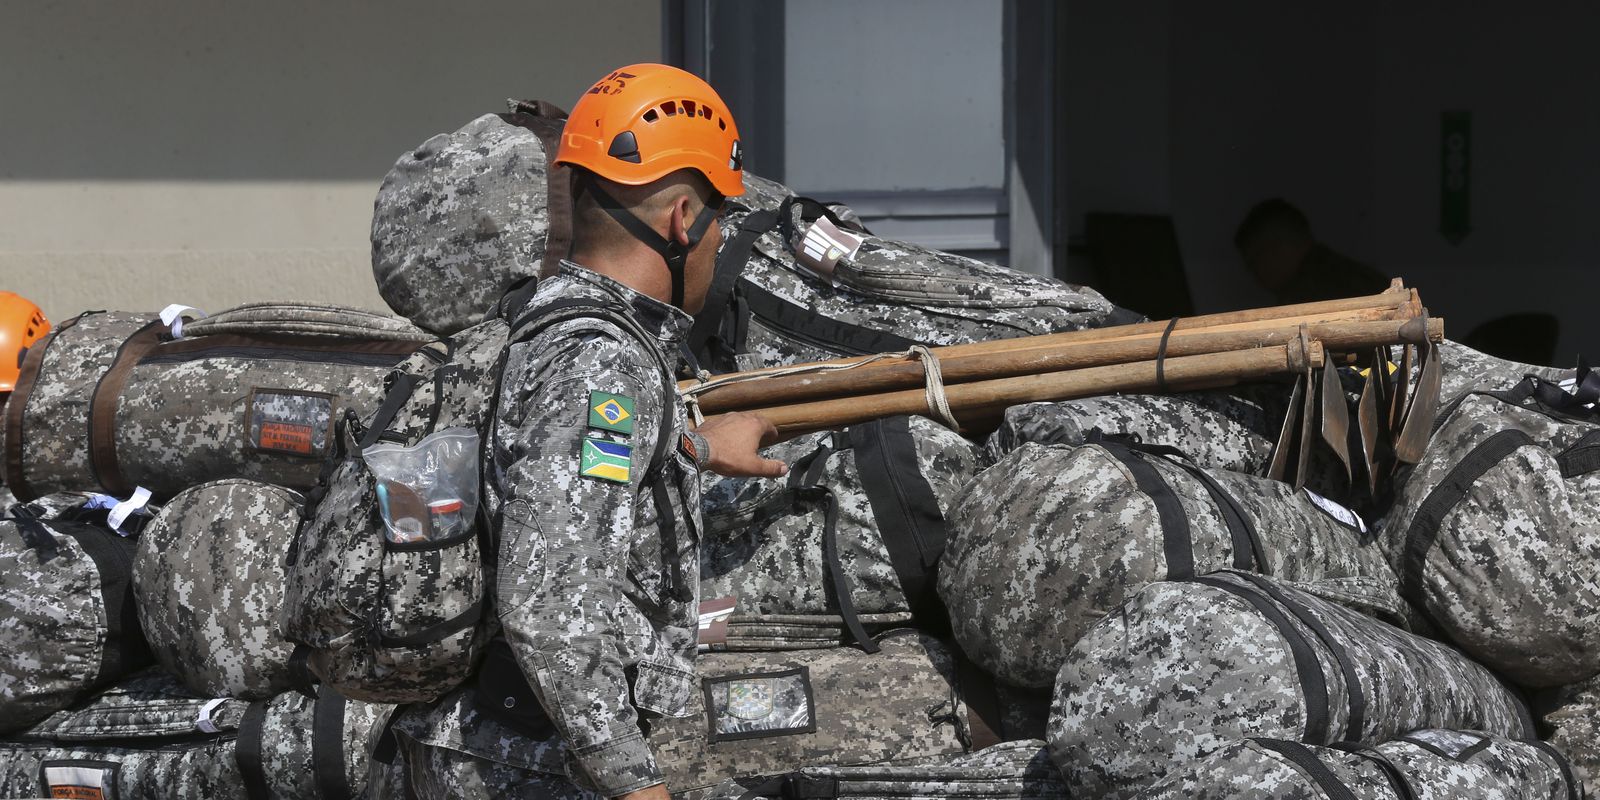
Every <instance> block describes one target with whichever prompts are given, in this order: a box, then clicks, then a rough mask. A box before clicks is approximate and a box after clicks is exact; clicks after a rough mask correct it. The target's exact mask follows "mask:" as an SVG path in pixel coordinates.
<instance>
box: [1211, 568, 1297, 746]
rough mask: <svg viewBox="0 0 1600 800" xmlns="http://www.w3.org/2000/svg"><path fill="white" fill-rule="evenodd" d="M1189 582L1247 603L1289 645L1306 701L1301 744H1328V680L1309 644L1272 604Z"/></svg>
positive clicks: (1224, 585) (1243, 592)
mask: <svg viewBox="0 0 1600 800" xmlns="http://www.w3.org/2000/svg"><path fill="white" fill-rule="evenodd" d="M1191 580H1192V581H1193V582H1194V583H1198V584H1202V585H1205V586H1211V587H1213V588H1217V589H1221V590H1222V591H1224V592H1227V593H1228V594H1231V595H1233V596H1235V597H1238V598H1239V599H1241V600H1244V601H1245V602H1247V603H1249V604H1250V606H1251V607H1252V608H1254V609H1255V610H1256V611H1257V612H1259V613H1260V614H1261V616H1262V617H1264V618H1266V620H1267V623H1268V624H1270V625H1272V627H1274V628H1276V629H1277V630H1278V633H1279V634H1281V635H1282V636H1283V640H1284V642H1285V643H1286V644H1288V645H1289V654H1290V655H1292V656H1293V657H1294V671H1295V675H1296V676H1297V677H1298V678H1299V680H1300V693H1301V694H1302V695H1303V696H1304V697H1305V701H1306V732H1305V735H1304V736H1303V737H1302V738H1301V741H1303V742H1308V743H1311V744H1325V743H1326V742H1327V741H1328V680H1327V677H1326V676H1324V675H1323V674H1322V664H1321V663H1320V662H1318V661H1317V653H1316V651H1315V650H1314V649H1312V647H1311V642H1310V641H1308V640H1307V639H1306V637H1305V635H1304V634H1302V633H1301V632H1300V629H1299V628H1296V627H1295V625H1294V623H1293V622H1291V621H1290V620H1289V617H1288V615H1287V614H1285V613H1284V612H1283V609H1280V608H1278V607H1277V606H1275V605H1273V604H1272V600H1271V599H1269V598H1267V597H1265V596H1263V595H1260V594H1257V593H1256V592H1252V591H1250V590H1249V589H1247V588H1245V587H1243V586H1240V585H1238V584H1235V583H1229V582H1227V581H1224V580H1220V579H1217V578H1192V579H1191Z"/></svg>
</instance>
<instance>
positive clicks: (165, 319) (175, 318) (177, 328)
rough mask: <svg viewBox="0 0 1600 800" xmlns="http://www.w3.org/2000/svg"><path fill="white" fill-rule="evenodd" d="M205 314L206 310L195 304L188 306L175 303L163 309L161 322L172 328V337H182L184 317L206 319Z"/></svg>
mask: <svg viewBox="0 0 1600 800" xmlns="http://www.w3.org/2000/svg"><path fill="white" fill-rule="evenodd" d="M205 316H206V312H204V311H201V310H200V309H198V308H195V307H194V306H186V305H184V304H182V303H173V304H172V305H170V306H167V307H166V308H163V309H161V324H162V325H166V326H168V327H169V328H171V329H172V338H174V339H182V338H183V318H184V317H190V318H193V319H205Z"/></svg>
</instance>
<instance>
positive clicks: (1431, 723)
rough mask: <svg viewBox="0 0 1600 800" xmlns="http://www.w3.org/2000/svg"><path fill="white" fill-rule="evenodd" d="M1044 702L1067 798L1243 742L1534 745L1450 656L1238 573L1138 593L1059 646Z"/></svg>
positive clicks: (1511, 707)
mask: <svg viewBox="0 0 1600 800" xmlns="http://www.w3.org/2000/svg"><path fill="white" fill-rule="evenodd" d="M1055 692H1056V694H1055V704H1054V705H1053V706H1052V708H1051V711H1050V736H1049V740H1050V753H1051V755H1052V756H1053V757H1054V758H1055V762H1056V765H1057V766H1059V767H1061V771H1062V774H1063V775H1064V776H1065V777H1066V779H1067V783H1068V784H1069V786H1070V787H1071V790H1072V792H1073V794H1074V795H1080V794H1081V796H1085V797H1105V798H1109V799H1110V800H1120V798H1127V797H1132V796H1134V795H1135V794H1136V793H1137V792H1138V791H1139V790H1140V789H1143V788H1145V787H1147V786H1149V785H1151V784H1154V783H1155V782H1157V781H1159V780H1161V779H1162V778H1163V777H1165V776H1166V775H1167V774H1168V773H1169V772H1172V771H1174V770H1176V769H1179V768H1181V767H1183V765H1184V764H1186V763H1189V762H1193V761H1197V760H1199V759H1202V758H1205V757H1206V756H1208V755H1210V754H1211V753H1214V752H1216V751H1217V750H1220V749H1221V748H1223V747H1225V746H1227V745H1228V743H1229V742H1232V741H1234V740H1237V739H1243V738H1248V737H1253V736H1260V737H1267V738H1274V739H1288V740H1292V741H1298V742H1302V743H1304V744H1316V745H1335V744H1376V743H1379V742H1384V741H1388V740H1390V739H1394V738H1397V737H1399V736H1402V735H1404V734H1406V733H1409V732H1411V731H1415V730H1422V729H1424V728H1441V729H1448V730H1476V731H1483V732H1485V733H1489V734H1494V735H1498V736H1504V737H1508V738H1512V739H1527V738H1530V737H1532V736H1533V733H1534V728H1533V720H1532V719H1531V717H1530V716H1529V713H1528V709H1527V708H1526V707H1525V706H1524V705H1523V703H1522V701H1521V699H1520V698H1518V697H1517V696H1516V695H1515V694H1513V693H1512V691H1511V690H1510V689H1508V688H1506V686H1505V685H1503V684H1502V683H1501V682H1500V680H1499V679H1498V678H1496V677H1495V675H1494V674H1493V673H1491V672H1489V670H1487V669H1485V668H1483V667H1481V666H1479V665H1477V664H1476V663H1474V662H1472V661H1471V660H1469V659H1468V658H1467V657H1466V656H1464V655H1462V654H1461V653H1459V652H1456V651H1455V650H1452V649H1450V648H1449V647H1447V646H1445V645H1442V644H1440V643H1438V642H1435V641H1432V640H1429V639H1423V638H1421V637H1418V636H1414V635H1412V634H1409V633H1406V632H1405V631H1402V630H1400V629H1398V628H1395V627H1392V626H1390V625H1387V624H1385V623H1383V622H1380V621H1378V620H1375V619H1372V618H1371V617H1367V616H1363V615H1362V614H1360V613H1357V612H1355V611H1351V610H1350V609H1347V608H1345V607H1343V606H1340V605H1336V604H1334V603H1330V602H1327V601H1325V600H1323V599H1321V598H1319V597H1317V596H1315V595H1313V594H1310V593H1308V592H1305V591H1301V590H1300V589H1297V588H1293V587H1291V586H1289V585H1288V584H1285V583H1281V582H1278V581H1274V580H1273V579H1271V578H1266V577H1262V576H1260V575H1253V574H1250V573H1245V572H1232V571H1229V572H1221V573H1217V574H1215V575H1212V576H1208V577H1200V578H1190V579H1188V580H1183V581H1164V582H1161V583H1153V584H1151V585H1149V586H1146V587H1145V588H1144V589H1142V590H1140V591H1139V592H1138V593H1137V594H1134V595H1132V596H1131V597H1129V598H1128V599H1127V601H1126V602H1124V603H1123V604H1122V606H1121V607H1120V608H1116V609H1113V610H1111V612H1110V613H1109V614H1107V615H1106V616H1105V617H1104V618H1103V619H1102V620H1101V621H1100V622H1099V623H1097V624H1096V625H1095V626H1094V627H1093V628H1091V629H1090V631H1089V633H1088V634H1086V635H1085V636H1084V637H1083V639H1081V640H1080V641H1079V642H1078V644H1077V645H1075V646H1074V647H1073V648H1072V651H1071V652H1070V653H1069V654H1068V655H1067V659H1066V661H1065V662H1063V663H1062V665H1061V672H1060V674H1059V675H1058V676H1057V681H1056V690H1055ZM1130 700H1131V702H1130Z"/></svg>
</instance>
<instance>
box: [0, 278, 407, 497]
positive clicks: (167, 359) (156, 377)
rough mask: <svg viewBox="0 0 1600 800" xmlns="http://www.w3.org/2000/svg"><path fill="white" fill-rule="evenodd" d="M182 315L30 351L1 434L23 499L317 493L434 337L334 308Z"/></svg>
mask: <svg viewBox="0 0 1600 800" xmlns="http://www.w3.org/2000/svg"><path fill="white" fill-rule="evenodd" d="M169 312H170V313H167V314H166V315H165V317H164V318H165V319H167V320H169V321H163V317H160V316H158V315H156V314H132V313H126V312H120V311H111V312H104V311H91V312H87V313H85V314H82V315H80V316H78V317H75V318H73V319H70V320H68V321H66V322H65V323H63V324H61V325H60V326H59V327H57V328H56V329H54V330H53V331H51V333H50V335H49V336H48V337H47V338H45V339H44V340H43V341H41V342H40V343H39V344H38V345H36V346H34V347H31V348H29V350H28V354H27V357H26V359H25V360H24V361H23V364H22V372H21V376H20V377H19V379H18V381H17V388H16V391H15V392H14V393H13V394H12V397H11V399H10V401H9V402H8V403H7V404H6V406H5V409H4V425H3V426H0V427H3V430H4V439H5V446H4V453H5V477H6V484H7V486H9V487H10V488H11V490H12V491H13V492H14V493H15V494H16V496H17V497H18V498H20V499H22V500H32V499H34V498H36V497H39V496H41V495H44V494H48V493H51V492H56V491H79V490H83V491H104V492H106V493H108V494H113V495H116V496H119V497H123V496H127V495H128V494H129V493H130V492H132V491H133V490H134V488H135V487H141V486H142V487H144V488H146V489H149V490H150V491H152V492H153V493H154V494H155V496H156V497H158V498H161V497H170V496H171V495H173V494H176V493H177V492H179V491H181V490H183V489H185V488H187V487H189V486H192V485H194V484H197V483H203V482H205V481H208V480H216V479H218V478H228V477H238V478H251V479H254V480H261V481H266V482H268V483H273V484H277V485H279V486H286V487H290V488H302V489H303V488H308V487H310V486H311V485H312V483H313V482H315V480H316V478H317V475H318V470H319V469H320V468H321V466H322V461H323V459H324V458H326V457H327V456H328V454H329V453H331V452H332V450H331V439H332V435H333V424H334V421H335V420H336V419H338V418H339V416H340V415H341V414H342V413H343V411H344V409H346V408H349V407H357V408H361V407H365V406H366V405H367V404H369V403H371V402H372V400H373V399H374V398H375V397H377V395H378V393H379V392H380V391H381V386H380V385H379V382H380V381H381V379H382V378H383V376H384V375H385V374H386V373H387V372H388V371H389V370H390V369H392V368H393V367H394V365H395V364H396V363H397V362H398V361H399V360H400V359H401V358H403V357H404V356H405V355H406V354H407V353H409V352H411V351H412V350H414V349H416V347H417V346H418V345H419V344H420V343H422V342H424V341H426V340H427V339H428V336H427V335H426V334H424V333H423V332H422V331H419V330H417V329H416V328H415V327H413V326H412V325H411V324H410V323H407V322H406V321H405V320H401V319H397V318H395V317H389V316H383V315H379V314H373V313H371V312H367V311H359V310H355V309H345V308H338V307H332V306H318V305H307V304H279V303H275V304H255V305H247V306H240V307H238V308H235V309H231V310H229V311H225V312H222V313H220V314H217V315H215V316H212V317H210V318H206V319H199V320H193V321H188V322H185V321H184V320H185V318H184V317H183V316H181V315H179V316H174V314H176V313H178V312H175V311H172V310H170V309H169ZM182 313H183V314H193V311H192V309H191V310H186V311H183V312H182Z"/></svg>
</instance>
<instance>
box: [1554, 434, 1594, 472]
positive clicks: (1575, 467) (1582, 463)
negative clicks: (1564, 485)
mask: <svg viewBox="0 0 1600 800" xmlns="http://www.w3.org/2000/svg"><path fill="white" fill-rule="evenodd" d="M1556 463H1558V464H1560V465H1561V477H1563V478H1566V479H1568V480H1571V479H1572V478H1576V477H1579V476H1581V475H1587V474H1589V473H1591V472H1594V471H1595V470H1600V430H1595V431H1590V432H1589V433H1586V434H1584V436H1583V438H1582V439H1579V440H1578V441H1576V442H1573V444H1572V446H1571V447H1568V448H1567V449H1566V450H1563V451H1561V452H1560V453H1559V454H1557V455H1556Z"/></svg>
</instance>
